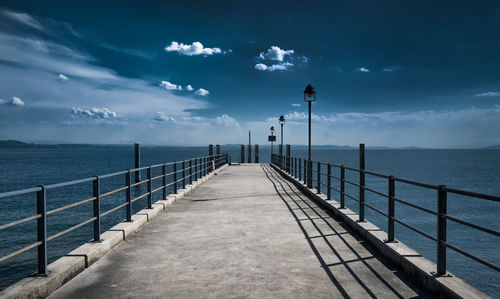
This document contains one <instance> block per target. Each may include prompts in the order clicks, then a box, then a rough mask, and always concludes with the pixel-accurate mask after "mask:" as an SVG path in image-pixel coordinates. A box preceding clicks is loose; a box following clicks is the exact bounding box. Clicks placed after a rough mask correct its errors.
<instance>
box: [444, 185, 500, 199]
mask: <svg viewBox="0 0 500 299" xmlns="http://www.w3.org/2000/svg"><path fill="white" fill-rule="evenodd" d="M444 191H447V192H450V193H454V194H459V195H465V196H470V197H478V198H481V199H486V200H491V201H497V202H500V197H498V196H493V195H488V194H482V193H476V192H471V191H465V190H459V189H453V188H448V187H444Z"/></svg>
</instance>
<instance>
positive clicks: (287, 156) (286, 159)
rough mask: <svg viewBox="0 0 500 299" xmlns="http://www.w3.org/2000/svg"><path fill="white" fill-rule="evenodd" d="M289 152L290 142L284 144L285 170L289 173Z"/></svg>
mask: <svg viewBox="0 0 500 299" xmlns="http://www.w3.org/2000/svg"><path fill="white" fill-rule="evenodd" d="M290 154H291V147H290V144H287V145H286V158H285V164H286V165H285V168H286V172H288V173H290Z"/></svg>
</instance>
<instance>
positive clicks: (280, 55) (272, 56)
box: [259, 46, 295, 61]
mask: <svg viewBox="0 0 500 299" xmlns="http://www.w3.org/2000/svg"><path fill="white" fill-rule="evenodd" d="M294 52H295V51H294V50H282V49H281V48H280V47H277V46H272V47H271V48H269V49H268V50H267V51H266V52H265V53H264V52H261V53H260V54H259V57H260V59H268V60H273V61H283V59H284V58H285V56H286V55H289V56H292V55H293V53H294Z"/></svg>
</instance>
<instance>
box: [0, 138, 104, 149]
mask: <svg viewBox="0 0 500 299" xmlns="http://www.w3.org/2000/svg"><path fill="white" fill-rule="evenodd" d="M90 147H101V146H100V145H92V144H35V143H26V142H21V141H17V140H0V149H30V148H90Z"/></svg>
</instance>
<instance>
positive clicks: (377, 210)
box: [363, 201, 389, 217]
mask: <svg viewBox="0 0 500 299" xmlns="http://www.w3.org/2000/svg"><path fill="white" fill-rule="evenodd" d="M363 205H364V206H366V207H369V208H370V209H372V210H374V211H375V212H377V213H379V214H382V215H384V216H385V217H389V215H387V214H386V213H384V212H382V211H381V210H379V209H377V208H375V207H373V206H371V205H369V204H367V203H366V201H365V202H364V203H363Z"/></svg>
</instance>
